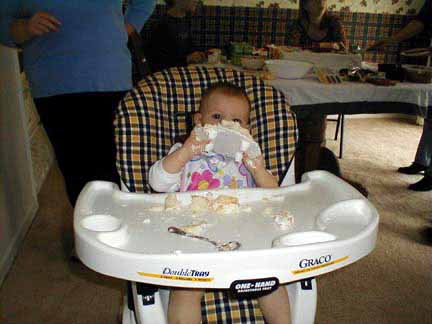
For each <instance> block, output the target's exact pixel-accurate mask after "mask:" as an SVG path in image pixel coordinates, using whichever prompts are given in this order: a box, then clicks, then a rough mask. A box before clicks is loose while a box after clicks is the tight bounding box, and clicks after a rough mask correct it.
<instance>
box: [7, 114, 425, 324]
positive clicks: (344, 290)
mask: <svg viewBox="0 0 432 324" xmlns="http://www.w3.org/2000/svg"><path fill="white" fill-rule="evenodd" d="M328 125H329V126H328V133H327V137H328V140H327V146H328V147H330V148H331V149H333V150H334V151H335V152H336V153H337V152H338V149H337V148H338V143H336V142H334V141H333V140H332V137H333V135H334V123H329V124H328ZM420 134H421V127H419V126H415V125H412V124H410V123H409V122H407V121H406V120H399V119H394V118H393V119H347V120H346V122H345V147H344V158H343V159H342V160H340V163H341V167H342V172H343V174H344V176H346V177H347V178H349V179H352V180H355V181H358V182H361V183H362V184H363V185H364V186H365V187H366V188H367V189H368V190H369V199H370V200H371V202H372V203H373V204H374V205H375V207H376V208H377V209H378V211H379V214H380V228H379V234H378V241H377V246H376V248H375V250H374V251H373V252H372V253H371V254H370V255H368V256H367V257H365V258H364V259H362V260H360V261H358V262H356V263H354V264H352V265H350V266H348V267H346V268H342V269H340V270H338V271H334V272H331V273H329V274H326V275H323V276H320V277H319V278H318V280H317V282H318V295H319V296H318V306H317V314H316V323H377V324H378V323H380V324H381V323H392V324H395V323H432V246H430V245H428V244H425V242H424V241H423V240H422V236H421V235H420V231H421V230H422V229H423V228H424V226H425V225H426V224H427V221H428V219H429V217H430V216H432V204H431V198H432V192H412V191H409V190H407V186H408V184H410V183H413V182H415V181H417V180H419V179H420V178H421V176H417V175H416V176H408V175H402V174H398V173H397V172H396V171H395V170H396V169H397V168H398V167H400V166H405V165H408V164H409V163H411V161H412V160H413V158H414V155H415V150H416V147H417V144H418V139H419V137H420ZM39 203H40V208H39V211H38V213H37V215H36V218H35V220H34V222H33V224H32V226H31V228H30V231H29V232H28V234H27V236H26V238H25V240H24V242H23V244H22V246H21V249H20V252H19V254H18V256H17V258H16V260H15V262H14V264H13V267H12V268H11V270H10V272H9V274H8V276H7V278H6V280H5V281H4V283H3V285H2V287H1V289H0V323H4V324H27V323H29V324H39V323H41V324H42V323H43V324H53V323H66V324H87V323H88V324H99V323H101V324H110V323H113V324H114V323H117V314H118V311H119V307H120V303H121V295H122V291H123V288H124V282H123V281H121V280H117V279H114V278H110V277H107V276H103V275H100V274H98V273H95V272H93V271H92V270H90V269H88V268H86V267H85V266H84V265H82V264H80V263H72V262H69V261H68V253H67V251H70V248H71V241H72V209H71V207H70V206H69V205H68V203H67V200H66V194H65V190H64V184H63V179H62V176H61V174H60V172H59V170H58V168H57V167H53V168H52V170H51V171H50V173H49V175H48V177H47V179H46V181H45V183H44V185H43V187H42V190H41V192H40V195H39Z"/></svg>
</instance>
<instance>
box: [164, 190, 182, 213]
mask: <svg viewBox="0 0 432 324" xmlns="http://www.w3.org/2000/svg"><path fill="white" fill-rule="evenodd" d="M180 208H181V204H180V201H178V199H177V195H176V194H174V193H170V194H168V195H167V197H166V199H165V210H167V211H169V210H176V209H180Z"/></svg>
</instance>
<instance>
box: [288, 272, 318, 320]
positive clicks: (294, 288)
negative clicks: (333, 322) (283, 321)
mask: <svg viewBox="0 0 432 324" xmlns="http://www.w3.org/2000/svg"><path fill="white" fill-rule="evenodd" d="M286 289H287V291H288V297H289V301H290V307H291V323H292V324H313V323H314V321H315V312H316V305H317V286H316V280H315V278H308V279H304V280H300V281H297V282H294V283H291V284H288V285H286Z"/></svg>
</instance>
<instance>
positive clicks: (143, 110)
mask: <svg viewBox="0 0 432 324" xmlns="http://www.w3.org/2000/svg"><path fill="white" fill-rule="evenodd" d="M220 81H226V82H232V83H234V84H236V85H238V86H240V87H241V88H243V89H245V91H246V93H247V95H248V97H249V99H250V102H251V105H252V111H251V121H250V122H251V124H250V126H251V127H250V129H251V134H252V136H253V137H254V138H255V139H256V140H257V142H258V143H259V144H260V147H261V148H262V151H263V154H264V157H265V160H266V165H267V166H268V168H269V169H270V170H271V171H272V172H273V174H275V175H277V176H278V178H279V179H281V180H282V179H283V177H284V175H285V174H286V173H287V172H288V169H290V176H288V177H287V178H286V180H285V184H288V183H291V184H293V183H294V167H292V168H290V164H291V162H292V161H293V158H294V152H295V145H296V143H297V138H298V133H297V125H296V120H295V116H294V113H293V112H292V111H291V110H290V109H289V106H288V104H287V103H286V101H285V98H284V96H283V95H282V94H281V93H280V92H278V91H277V90H275V89H273V88H272V87H271V86H269V85H266V84H265V83H264V82H263V81H262V80H260V79H258V78H256V77H254V76H251V75H246V74H244V73H242V72H238V71H234V70H226V69H218V68H206V67H198V66H195V67H188V68H172V69H169V70H166V71H163V72H161V73H156V74H154V75H151V76H149V77H148V78H146V79H144V80H143V81H141V82H140V83H139V84H138V86H137V87H136V88H135V89H134V90H133V91H132V92H131V93H130V95H128V96H127V97H126V98H125V99H124V100H123V102H122V103H121V105H120V107H119V110H118V114H117V119H116V130H117V137H116V140H117V149H118V155H117V157H118V158H117V169H118V170H119V172H120V176H121V178H122V180H123V183H124V185H125V187H126V188H127V189H128V190H129V191H134V192H136V191H139V192H141V191H144V192H150V190H151V189H150V187H149V185H148V183H147V175H148V171H149V169H150V166H151V165H152V164H153V163H154V162H155V161H157V160H159V159H161V158H162V157H164V156H165V155H166V154H167V153H168V150H169V149H170V147H171V146H172V145H173V144H174V143H175V139H176V137H179V136H180V135H184V134H186V132H187V130H188V129H189V128H190V126H191V125H190V120H189V117H190V116H191V115H192V113H194V112H197V111H198V110H199V104H200V102H201V94H202V92H203V91H204V90H205V89H206V88H207V87H208V86H209V85H210V84H211V83H215V82H220ZM123 130H128V132H127V133H126V132H123ZM129 141H131V143H130V144H128V142H129ZM131 162H132V163H131ZM292 164H294V163H292ZM228 301H229V302H228ZM216 303H218V304H219V305H220V306H219V308H216V307H215V306H213V305H214V304H216ZM209 304H213V305H211V306H209ZM209 307H211V308H212V309H214V311H213V312H215V313H216V312H219V311H220V310H222V309H224V310H225V313H226V314H225V315H223V317H224V318H225V321H226V322H225V323H228V322H229V321H230V319H231V320H232V321H233V322H236V321H239V318H238V310H239V309H242V308H244V309H249V310H248V311H245V312H246V313H247V314H248V315H249V316H248V317H249V318H248V319H244V320H243V322H244V323H247V322H251V323H260V322H262V323H264V322H263V317H262V314H261V312H260V311H259V308H258V306H257V302H256V300H244V301H242V302H239V301H237V300H233V299H229V297H228V295H227V294H222V293H214V294H213V293H208V294H206V296H205V300H204V301H203V309H204V311H203V315H204V316H206V317H207V316H211V317H214V314H209V315H207V311H206V309H208V308H209ZM219 309H220V310H219ZM243 316H244V315H243ZM203 322H204V323H205V322H206V321H205V320H204V321H203ZM210 322H211V321H209V323H210Z"/></svg>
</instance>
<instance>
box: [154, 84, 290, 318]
mask: <svg viewBox="0 0 432 324" xmlns="http://www.w3.org/2000/svg"><path fill="white" fill-rule="evenodd" d="M250 109H251V106H250V102H249V99H248V97H247V95H246V94H245V93H244V91H243V90H242V89H240V88H238V87H236V86H234V85H232V84H229V83H217V84H215V85H213V86H211V87H210V88H209V89H208V90H207V91H206V92H205V94H204V95H203V97H202V100H201V105H200V111H199V112H198V113H196V114H195V115H194V123H195V125H205V124H213V125H214V124H218V123H220V122H221V121H222V120H225V121H232V122H238V123H239V124H240V126H242V127H243V128H246V129H249V115H250ZM206 144H208V141H205V140H199V139H197V138H196V137H195V133H194V131H192V132H191V134H190V136H189V137H188V138H187V139H186V141H185V142H184V143H183V144H182V143H177V144H175V145H174V146H173V147H172V148H171V150H170V152H169V153H168V155H167V156H166V157H165V158H163V159H162V160H159V161H157V162H156V163H155V164H154V165H153V166H152V167H151V169H150V176H149V183H150V185H151V186H152V188H153V189H154V190H156V191H159V192H164V191H165V192H172V191H178V190H179V191H190V190H196V187H195V188H192V187H193V186H191V185H192V184H193V183H192V179H193V178H194V175H195V174H197V173H198V172H201V173H202V174H204V173H209V174H211V176H210V178H212V179H213V181H212V183H211V184H209V187H210V188H212V189H216V188H229V183H226V181H224V179H225V178H226V175H229V176H232V178H233V177H235V178H236V179H237V184H236V185H239V186H241V187H248V186H255V185H256V186H257V187H263V188H275V187H277V186H278V184H277V181H276V178H275V177H273V175H272V174H271V173H269V172H268V171H267V170H266V168H265V164H264V159H263V157H262V155H260V156H259V157H257V158H256V159H254V160H251V159H249V158H248V156H247V154H245V155H244V156H243V162H241V163H237V162H235V161H234V160H227V159H226V160H225V161H224V162H225V163H224V164H223V165H220V163H218V162H217V161H216V162H215V161H214V159H215V158H218V155H215V154H211V153H210V154H206V153H204V152H203V149H204V147H205V145H206ZM210 166H211V167H210ZM198 174H199V173H198ZM210 185H211V186H210ZM206 187H207V186H206ZM203 294H204V291H203V290H198V289H177V288H176V289H172V290H171V294H170V301H169V307H168V322H169V323H188V324H194V323H196V324H199V323H201V298H202V297H203ZM258 302H259V305H260V308H261V310H262V312H263V315H264V317H265V319H266V321H267V323H269V324H276V323H280V324H282V323H284V324H286V323H290V322H291V317H290V306H289V300H288V294H287V292H286V290H285V288H284V287H279V288H278V289H277V290H276V291H274V292H273V293H271V294H268V295H265V296H263V297H260V298H258Z"/></svg>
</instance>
